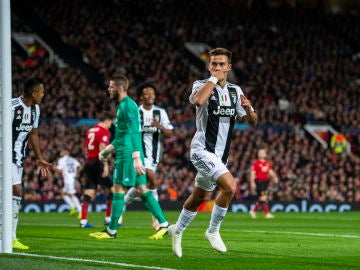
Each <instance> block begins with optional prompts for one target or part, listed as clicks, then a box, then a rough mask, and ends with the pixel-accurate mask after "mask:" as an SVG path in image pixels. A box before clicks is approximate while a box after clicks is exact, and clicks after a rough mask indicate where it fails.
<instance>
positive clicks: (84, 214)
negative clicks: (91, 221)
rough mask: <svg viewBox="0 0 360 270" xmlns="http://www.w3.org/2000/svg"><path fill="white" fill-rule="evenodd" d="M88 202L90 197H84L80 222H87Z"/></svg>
mask: <svg viewBox="0 0 360 270" xmlns="http://www.w3.org/2000/svg"><path fill="white" fill-rule="evenodd" d="M90 201H91V197H90V196H89V195H84V200H83V202H82V204H81V219H82V220H87V216H88V211H89V204H90Z"/></svg>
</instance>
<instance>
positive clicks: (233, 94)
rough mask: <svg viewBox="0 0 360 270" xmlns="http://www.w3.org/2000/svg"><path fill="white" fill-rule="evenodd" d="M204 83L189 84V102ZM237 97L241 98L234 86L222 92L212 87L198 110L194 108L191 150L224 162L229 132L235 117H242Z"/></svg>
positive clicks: (217, 86)
mask: <svg viewBox="0 0 360 270" xmlns="http://www.w3.org/2000/svg"><path fill="white" fill-rule="evenodd" d="M207 81H208V80H207V79H206V80H198V81H195V82H194V84H193V88H192V92H191V95H190V97H189V100H190V102H191V103H192V104H194V102H193V99H192V98H193V95H194V94H195V93H196V92H197V91H199V90H200V89H201V88H202V87H203V85H204V84H206V83H207ZM240 95H244V93H243V91H242V90H241V88H240V87H239V86H238V85H235V84H232V83H229V82H227V83H226V85H225V87H224V88H221V86H220V85H218V84H217V85H216V86H215V88H214V90H213V93H212V94H211V96H210V97H209V99H208V101H207V102H205V103H204V104H203V105H202V106H201V107H196V129H197V130H196V133H195V135H194V138H193V139H192V141H191V150H192V152H194V153H195V152H196V150H207V151H209V152H211V153H214V154H215V155H216V156H218V157H219V158H220V159H221V160H222V162H223V163H226V162H227V159H228V155H229V149H230V141H231V136H232V131H233V129H234V124H235V118H236V115H239V116H240V117H243V116H245V115H246V111H245V109H244V108H243V107H242V106H241V99H240Z"/></svg>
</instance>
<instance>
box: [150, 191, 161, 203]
mask: <svg viewBox="0 0 360 270" xmlns="http://www.w3.org/2000/svg"><path fill="white" fill-rule="evenodd" d="M149 191H150V192H151V195H153V197H154V199H155V200H157V201H159V195H158V192H157V189H150V190H149Z"/></svg>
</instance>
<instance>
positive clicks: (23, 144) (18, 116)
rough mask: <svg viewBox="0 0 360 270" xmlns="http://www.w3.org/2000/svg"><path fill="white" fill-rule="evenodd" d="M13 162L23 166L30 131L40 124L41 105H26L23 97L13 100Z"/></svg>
mask: <svg viewBox="0 0 360 270" xmlns="http://www.w3.org/2000/svg"><path fill="white" fill-rule="evenodd" d="M11 108H12V149H13V163H14V164H16V165H18V166H20V167H22V166H23V162H24V158H25V155H26V150H27V144H28V139H29V133H30V132H31V130H32V129H33V128H37V127H38V125H39V117H40V107H39V105H32V106H29V107H28V106H26V105H25V104H24V103H23V101H22V98H21V97H18V98H13V99H12V100H11Z"/></svg>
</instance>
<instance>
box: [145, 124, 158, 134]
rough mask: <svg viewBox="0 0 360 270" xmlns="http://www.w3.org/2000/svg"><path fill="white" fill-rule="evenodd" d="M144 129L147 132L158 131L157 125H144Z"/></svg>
mask: <svg viewBox="0 0 360 270" xmlns="http://www.w3.org/2000/svg"><path fill="white" fill-rule="evenodd" d="M142 131H143V132H145V133H155V132H157V127H153V126H144V127H143V130H142Z"/></svg>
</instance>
